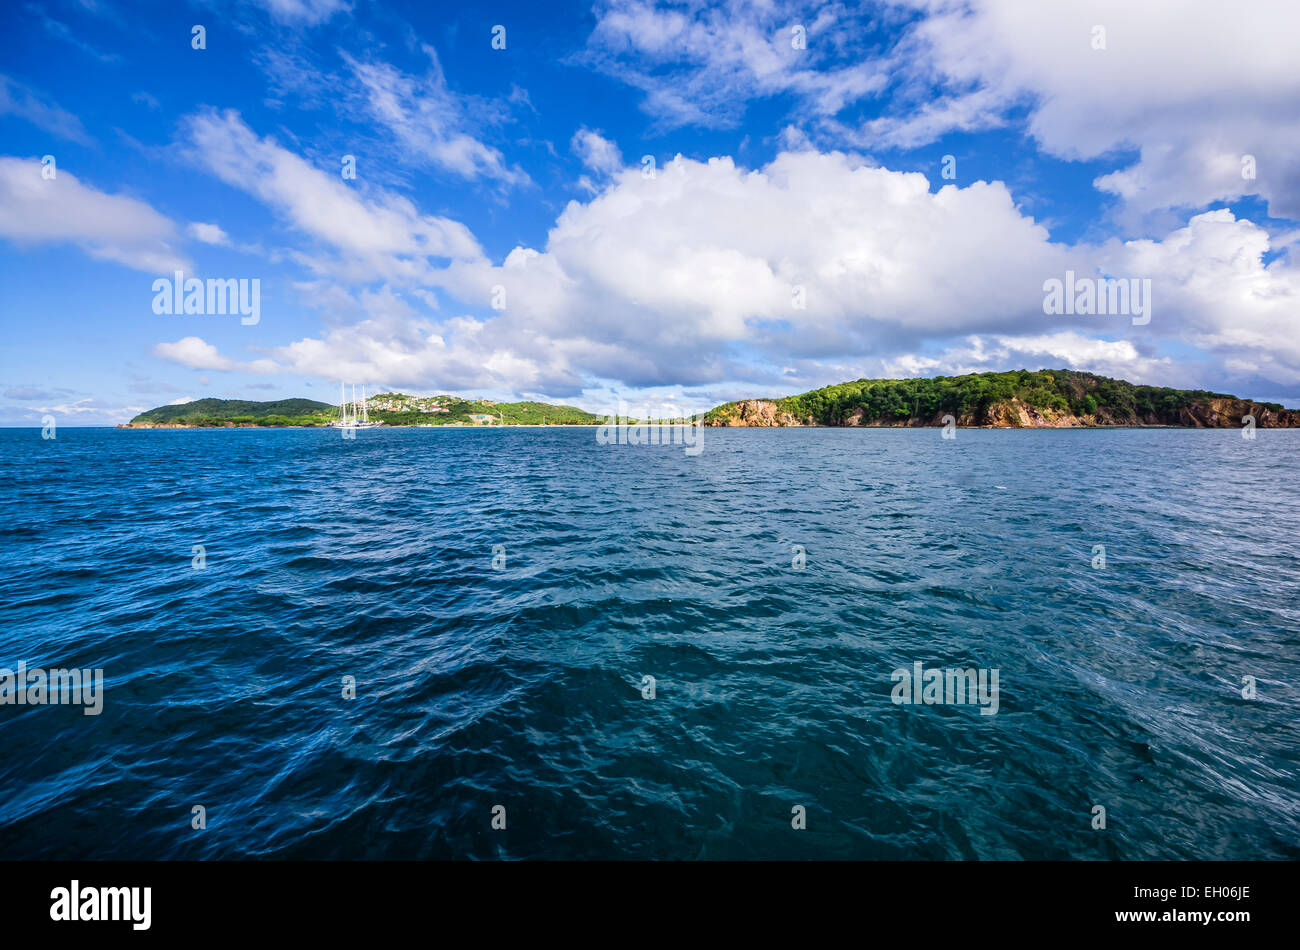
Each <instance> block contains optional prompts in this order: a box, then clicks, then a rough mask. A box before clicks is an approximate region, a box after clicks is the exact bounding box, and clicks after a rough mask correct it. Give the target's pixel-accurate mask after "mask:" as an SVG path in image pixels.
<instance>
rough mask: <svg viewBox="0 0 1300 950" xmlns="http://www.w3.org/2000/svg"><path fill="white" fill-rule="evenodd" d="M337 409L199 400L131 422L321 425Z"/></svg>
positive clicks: (304, 403) (289, 402) (310, 402)
mask: <svg viewBox="0 0 1300 950" xmlns="http://www.w3.org/2000/svg"><path fill="white" fill-rule="evenodd" d="M338 414H339V410H338V407H337V406H331V405H330V404H329V403H326V402H317V401H316V400H314V399H277V400H275V401H274V402H252V401H250V400H247V399H196V400H194V401H193V402H186V403H182V404H181V405H179V406H159V407H158V408H157V409H150V410H149V411H148V412H142V413H140V415H138V416H136V417H135V418H134V419H132V420H131V425H133V426H150V425H181V426H318V425H323V424H325V423H327V422H329V421H330V420H331V419H336V418H338Z"/></svg>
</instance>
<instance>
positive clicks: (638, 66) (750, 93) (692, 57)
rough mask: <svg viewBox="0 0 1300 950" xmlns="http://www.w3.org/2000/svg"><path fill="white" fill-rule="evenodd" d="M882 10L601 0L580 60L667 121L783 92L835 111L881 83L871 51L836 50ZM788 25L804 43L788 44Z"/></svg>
mask: <svg viewBox="0 0 1300 950" xmlns="http://www.w3.org/2000/svg"><path fill="white" fill-rule="evenodd" d="M887 14H888V11H887V10H858V9H855V8H853V7H851V6H844V5H839V4H827V5H814V4H806V3H782V2H750V0H729V2H727V3H724V4H721V5H716V4H706V3H703V2H698V0H694V2H687V3H682V4H672V5H667V4H656V3H654V2H651V0H606V2H602V3H599V4H597V7H596V15H597V22H596V27H595V29H594V30H593V31H592V34H591V36H590V38H589V39H588V42H587V54H586V57H585V58H586V60H587V61H588V62H590V63H591V64H592V65H594V66H596V67H597V68H598V69H601V70H602V71H604V72H606V73H608V74H609V75H612V76H614V77H616V78H618V79H620V80H622V81H623V82H626V83H628V84H629V85H631V86H633V87H635V88H637V89H640V90H641V91H642V92H643V93H644V100H643V104H642V105H643V108H644V109H645V110H646V111H647V112H648V113H650V114H651V115H653V116H655V117H657V118H658V119H659V120H660V122H661V123H662V124H663V125H665V126H667V127H675V126H680V125H686V124H697V125H706V126H722V127H725V126H730V125H734V124H735V123H736V122H737V121H738V120H739V118H740V116H741V113H742V111H743V109H744V105H745V103H746V102H748V101H749V100H751V99H754V98H760V97H771V96H776V95H782V94H790V95H793V96H796V97H797V98H798V99H799V100H800V102H801V103H802V104H803V106H804V108H806V109H809V110H811V111H812V112H814V113H815V114H818V115H834V114H835V113H836V112H838V111H839V110H840V109H842V108H844V106H845V105H846V104H849V103H852V102H855V101H857V100H859V99H861V98H863V97H864V96H867V95H869V94H871V93H874V92H877V91H879V90H880V89H882V88H884V86H885V85H886V82H887V76H886V72H885V70H884V67H883V64H882V63H881V62H880V61H879V60H878V59H873V58H871V57H869V56H866V55H858V53H859V52H864V51H858V50H854V49H849V50H848V52H850V53H853V54H854V55H849V56H846V55H844V54H845V53H846V46H850V45H851V44H850V41H851V40H852V39H853V38H855V37H860V36H862V35H864V34H866V33H868V32H869V31H870V27H871V24H872V20H873V18H879V17H881V16H884V15H887ZM795 26H798V27H801V28H802V29H803V31H804V39H805V43H806V45H805V48H803V49H796V48H795V44H794V43H793V42H792V41H793V40H794V39H795V37H794V34H793V32H792V31H793V28H794V27H795ZM838 63H843V65H839V64H838Z"/></svg>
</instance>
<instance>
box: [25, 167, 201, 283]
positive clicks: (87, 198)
mask: <svg viewBox="0 0 1300 950" xmlns="http://www.w3.org/2000/svg"><path fill="white" fill-rule="evenodd" d="M41 172H42V165H41V163H40V162H39V161H37V160H35V159H22V158H17V157H14V156H0V237H4V238H8V239H9V240H11V241H13V242H15V243H16V244H19V245H24V244H53V243H71V244H75V245H77V246H78V247H80V248H81V249H82V250H84V251H85V252H86V253H87V254H90V255H91V256H92V257H97V258H101V259H103V260H111V261H116V262H117V263H119V264H125V265H126V266H127V267H132V268H134V269H136V270H142V271H146V272H149V273H155V274H158V273H168V272H170V271H172V270H175V269H177V268H184V267H185V266H187V261H186V260H185V258H184V257H183V256H182V255H180V254H178V253H177V252H176V251H175V250H173V248H172V243H173V242H174V241H175V240H176V239H177V234H176V227H175V225H174V224H173V223H172V222H171V220H170V219H168V218H166V217H164V216H163V215H161V214H159V213H158V212H157V211H155V210H154V209H153V208H152V207H150V206H149V205H148V204H146V203H145V202H143V201H140V200H138V199H136V198H130V197H127V196H126V195H110V194H107V193H105V192H102V191H99V190H97V189H95V188H93V187H91V186H89V185H86V184H83V183H82V182H81V181H80V180H79V179H78V178H77V176H76V175H74V174H72V172H70V171H68V170H67V168H58V169H57V172H56V174H55V177H53V178H49V179H47V178H44V177H42V174H41Z"/></svg>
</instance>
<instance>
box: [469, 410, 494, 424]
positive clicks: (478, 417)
mask: <svg viewBox="0 0 1300 950" xmlns="http://www.w3.org/2000/svg"><path fill="white" fill-rule="evenodd" d="M469 417H470V418H471V419H473V420H474V421H475V422H496V421H497V417H496V416H488V415H484V414H483V413H481V412H471V413H470V414H469Z"/></svg>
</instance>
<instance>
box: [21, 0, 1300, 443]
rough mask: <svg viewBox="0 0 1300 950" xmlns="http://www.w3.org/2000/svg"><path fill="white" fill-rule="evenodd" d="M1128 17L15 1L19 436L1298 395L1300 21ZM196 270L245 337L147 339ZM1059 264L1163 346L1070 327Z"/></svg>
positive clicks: (1120, 9) (1280, 12)
mask: <svg viewBox="0 0 1300 950" xmlns="http://www.w3.org/2000/svg"><path fill="white" fill-rule="evenodd" d="M1132 6H1134V5H1133V4H1131V3H1127V2H1112V0H1088V2H1084V0H1062V2H1059V3H1053V4H1041V3H1035V2H1030V0H898V2H880V3H863V4H839V3H789V4H785V3H755V4H749V3H740V2H736V3H726V4H694V3H649V2H632V0H618V2H598V3H595V4H594V5H593V4H580V3H574V4H553V5H552V4H547V5H539V4H522V3H494V4H484V5H475V8H474V9H471V10H466V9H464V8H463V7H461V6H460V5H452V4H441V3H409V4H408V3H383V4H380V3H371V2H366V0H351V2H344V0H243V2H236V3H215V2H212V3H208V2H189V3H183V2H170V3H125V2H111V0H50V2H44V3H42V2H35V0H33V2H21V0H19V2H14V3H10V4H6V5H5V6H4V9H3V12H0V21H2V23H0V26H2V27H3V28H2V29H0V282H2V284H3V288H4V293H3V297H2V298H0V308H2V309H0V322H2V323H3V330H4V345H3V352H2V353H0V424H8V425H23V424H28V425H30V424H39V421H40V419H41V417H42V416H44V415H46V414H52V415H54V416H55V417H56V418H57V419H58V420H59V421H60V423H61V424H68V425H76V424H94V425H101V424H112V423H118V422H123V421H126V420H127V419H129V418H130V417H131V416H132V415H134V414H135V413H136V412H139V411H142V410H143V409H147V408H150V407H152V406H156V405H160V404H164V403H171V402H178V401H184V400H188V399H195V398H202V397H205V396H217V397H227V398H231V397H233V398H252V399H275V398H282V397H286V396H310V397H313V398H319V399H324V400H330V399H332V398H334V394H335V393H337V391H338V383H339V381H340V379H346V380H348V381H349V382H356V383H365V384H366V385H367V386H368V387H370V388H371V390H372V391H374V390H377V389H380V388H389V389H402V390H405V391H408V392H419V393H438V392H454V393H461V394H466V395H469V394H481V395H485V396H489V397H494V398H499V399H500V398H521V397H522V398H539V399H545V400H550V401H562V402H567V403H572V404H577V405H582V406H584V407H587V408H590V409H593V410H602V409H607V408H609V407H610V406H612V405H613V403H614V401H615V400H617V399H618V398H623V399H624V400H626V401H627V402H629V403H631V404H633V405H637V404H643V403H655V404H657V405H660V406H664V405H671V406H676V407H680V408H681V409H682V410H683V411H686V410H692V409H697V408H704V407H708V406H711V405H714V404H716V403H718V402H722V401H724V400H728V399H733V398H738V397H741V396H750V395H775V394H783V393H791V392H800V391H804V390H807V389H811V388H814V387H816V386H820V385H825V384H828V383H833V382H839V381H842V380H844V379H851V378H858V377H861V376H912V375H927V376H929V375H938V374H953V373H962V372H972V371H982V370H1001V369H1016V368H1021V367H1029V368H1040V367H1056V366H1069V367H1073V368H1078V369H1085V370H1091V371H1095V372H1100V373H1104V374H1106V375H1112V376H1119V377H1123V378H1127V379H1130V380H1134V381H1138V382H1149V383H1153V384H1159V385H1173V386H1181V387H1193V388H1209V389H1215V390H1221V391H1228V392H1236V393H1239V394H1241V395H1247V396H1253V397H1256V398H1265V399H1272V400H1277V401H1281V402H1285V403H1287V404H1288V405H1290V406H1297V405H1300V333H1297V325H1296V324H1297V319H1300V307H1298V306H1297V304H1298V303H1300V276H1298V275H1297V271H1296V269H1295V263H1294V246H1295V242H1296V240H1297V237H1298V236H1300V226H1298V225H1297V218H1300V108H1298V107H1297V105H1296V104H1297V103H1298V102H1300V64H1298V63H1297V58H1296V57H1295V55H1294V47H1293V40H1292V39H1291V38H1292V37H1294V36H1295V35H1297V31H1298V29H1300V12H1298V11H1297V10H1296V8H1295V7H1294V5H1292V4H1290V3H1283V2H1281V0H1276V2H1273V0H1265V2H1259V3H1255V4H1252V5H1251V6H1250V7H1249V8H1248V9H1243V10H1235V9H1234V10H1226V9H1223V8H1224V7H1226V5H1224V4H1222V3H1218V2H1209V0H1180V2H1176V3H1175V2H1163V0H1153V2H1151V3H1147V4H1142V5H1140V9H1138V10H1133V9H1130V8H1131V7H1132ZM195 26H202V27H203V29H204V44H205V48H203V49H195V48H194V45H193V44H194V40H193V28H194V27H195ZM497 27H502V28H504V48H494V46H493V38H494V35H496V36H501V35H502V34H501V31H500V30H496V29H495V28H497ZM494 31H495V32H494ZM1099 31H1100V32H1099ZM500 45H501V42H500V40H498V42H497V46H500ZM348 155H350V156H353V157H354V158H355V169H356V176H355V178H347V177H344V175H343V173H342V167H343V157H344V156H348ZM46 156H52V157H53V165H52V167H53V174H52V175H51V174H50V172H49V168H50V162H49V160H48V159H46V158H45V157H46ZM647 156H648V157H649V158H647ZM650 158H652V159H653V168H652V169H651V167H650V166H649V164H648V162H649V160H650ZM945 168H947V169H948V172H949V175H950V177H944V170H945ZM1247 169H1248V171H1247ZM650 171H653V174H650ZM176 269H180V270H182V271H183V273H184V276H185V277H187V278H198V279H200V280H206V279H209V278H213V279H222V280H226V279H234V280H248V281H252V280H257V281H258V286H259V288H260V306H259V313H258V320H257V322H256V324H252V325H248V324H245V323H243V322H241V321H240V319H239V317H238V316H233V317H232V316H231V315H229V314H167V313H163V314H159V313H155V312H154V307H153V302H154V298H155V293H154V290H153V285H154V281H156V280H158V279H160V278H168V279H170V278H171V277H172V275H173V274H174V272H175V270H176ZM1066 271H1073V272H1075V273H1076V274H1078V275H1079V276H1081V277H1082V276H1108V277H1117V278H1123V279H1126V280H1138V281H1143V280H1149V281H1150V282H1151V283H1150V286H1151V288H1152V291H1151V294H1152V296H1151V313H1150V317H1151V319H1150V321H1149V323H1145V324H1139V323H1135V322H1133V321H1131V320H1130V319H1129V318H1128V317H1127V316H1123V315H1110V316H1105V315H1082V314H1071V315H1060V314H1047V313H1045V312H1044V306H1043V298H1044V282H1045V281H1048V280H1051V279H1054V278H1063V277H1064V275H1065V273H1066Z"/></svg>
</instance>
